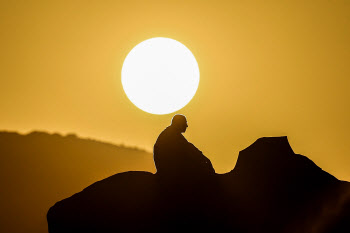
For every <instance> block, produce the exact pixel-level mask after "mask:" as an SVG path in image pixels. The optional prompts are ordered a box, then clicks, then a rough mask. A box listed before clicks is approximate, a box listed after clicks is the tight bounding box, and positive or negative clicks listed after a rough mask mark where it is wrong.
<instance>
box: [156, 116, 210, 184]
mask: <svg viewBox="0 0 350 233" xmlns="http://www.w3.org/2000/svg"><path fill="white" fill-rule="evenodd" d="M187 127H188V125H187V120H186V117H185V116H183V115H179V114H177V115H175V116H174V117H173V119H172V121H171V125H170V126H168V127H167V128H166V129H165V130H163V132H161V133H160V135H159V136H158V139H157V141H156V143H155V145H154V148H153V154H154V162H155V165H156V168H157V174H163V175H171V176H183V175H185V176H192V177H193V176H201V175H210V174H214V173H215V171H214V168H213V166H212V164H211V162H210V160H209V159H208V158H207V157H205V156H204V155H203V153H202V152H201V151H200V150H198V149H197V148H196V147H195V146H194V145H193V144H192V143H190V142H188V141H187V140H186V138H185V137H184V136H183V135H182V133H184V132H185V131H186V129H187Z"/></svg>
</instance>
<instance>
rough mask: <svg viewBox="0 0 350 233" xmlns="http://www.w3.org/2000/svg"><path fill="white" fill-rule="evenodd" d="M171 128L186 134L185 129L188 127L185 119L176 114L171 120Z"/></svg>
mask: <svg viewBox="0 0 350 233" xmlns="http://www.w3.org/2000/svg"><path fill="white" fill-rule="evenodd" d="M171 127H174V128H175V129H177V130H179V131H180V132H181V133H184V132H186V129H187V127H188V125H187V119H186V117H185V116H184V115H181V114H176V115H175V116H174V117H173V119H172V120H171Z"/></svg>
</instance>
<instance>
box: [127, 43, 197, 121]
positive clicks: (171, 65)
mask: <svg viewBox="0 0 350 233" xmlns="http://www.w3.org/2000/svg"><path fill="white" fill-rule="evenodd" d="M198 84H199V68H198V64H197V61H196V59H195V57H194V56H193V54H192V52H191V51H190V50H189V49H188V48H187V47H186V46H185V45H183V44H181V43H180V42H178V41H176V40H173V39H169V38H163V37H157V38H152V39H148V40H145V41H143V42H141V43H139V44H138V45H136V46H135V47H134V48H133V49H132V50H131V51H130V52H129V54H128V55H127V56H126V58H125V60H124V63H123V68H122V85H123V89H124V91H125V93H126V95H127V96H128V98H129V99H130V101H131V102H132V103H133V104H134V105H136V106H137V107H138V108H140V109H142V110H143V111H145V112H148V113H152V114H168V113H172V112H175V111H177V110H180V109H181V108H183V107H184V106H186V105H187V104H188V103H189V102H190V101H191V99H192V98H193V96H194V95H195V93H196V91H197V89H198Z"/></svg>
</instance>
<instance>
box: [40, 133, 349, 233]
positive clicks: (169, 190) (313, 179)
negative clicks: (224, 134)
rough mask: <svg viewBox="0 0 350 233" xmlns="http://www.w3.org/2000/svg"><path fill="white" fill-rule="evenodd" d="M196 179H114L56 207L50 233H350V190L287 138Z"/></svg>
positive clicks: (133, 175)
mask: <svg viewBox="0 0 350 233" xmlns="http://www.w3.org/2000/svg"><path fill="white" fill-rule="evenodd" d="M195 174H196V171H193V176H189V175H188V174H186V176H182V175H181V168H179V174H178V175H174V176H171V178H170V177H162V176H160V175H158V174H155V175H154V174H152V173H148V172H126V173H120V174H116V175H114V176H111V177H109V178H107V179H104V180H102V181H99V182H96V183H94V184H92V185H91V186H89V187H87V188H85V189H84V190H83V191H81V192H80V193H77V194H75V195H73V196H72V197H69V198H67V199H65V200H62V201H60V202H57V203H56V204H55V205H54V206H53V207H51V208H50V210H49V211H48V214H47V220H48V225H49V232H50V233H70V232H72V233H73V232H74V233H80V232H81V233H83V232H84V233H92V232H94V233H107V232H108V233H110V232H130V233H137V232H142V233H145V232H159V233H160V232H162V233H166V232H268V233H273V232H276V233H277V232H286V233H292V232H293V233H294V232H295V233H296V232H298V233H300V232H305V233H306V232H308V233H310V232H317V233H321V232H322V233H333V232H334V233H335V232H344V233H345V232H350V184H349V183H348V182H345V181H340V180H338V179H336V178H335V177H333V176H332V175H330V174H328V173H327V172H325V171H323V170H322V169H321V168H319V167H318V166H317V165H315V164H314V163H313V162H312V161H311V160H309V159H308V158H307V157H305V156H302V155H298V154H294V152H293V150H292V149H291V147H290V145H289V143H288V140H287V137H271V138H260V139H258V140H257V141H256V142H254V143H253V144H252V145H251V146H249V147H248V148H246V149H245V150H243V151H241V152H240V154H239V157H238V161H237V164H236V167H235V168H234V169H233V170H232V171H231V172H229V173H226V174H222V175H218V174H212V175H208V176H203V177H198V176H196V175H195Z"/></svg>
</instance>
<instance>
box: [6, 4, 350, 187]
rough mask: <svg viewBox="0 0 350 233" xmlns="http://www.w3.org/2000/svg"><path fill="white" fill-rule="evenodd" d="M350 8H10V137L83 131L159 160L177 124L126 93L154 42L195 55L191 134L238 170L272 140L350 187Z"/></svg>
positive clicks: (225, 167)
mask: <svg viewBox="0 0 350 233" xmlns="http://www.w3.org/2000/svg"><path fill="white" fill-rule="evenodd" d="M349 12H350V1H348V0H344V1H337V0H333V1H329V0H328V1H321V0H320V1H233V0H230V1H217V0H215V1H189V0H186V1H164V0H163V1H130V0H128V1H103V0H99V1H62V0H61V1H2V2H1V7H0V41H1V44H0V46H1V47H0V51H1V52H0V60H1V63H0V64H1V65H0V77H1V79H0V80H1V81H0V109H1V114H0V129H1V130H15V131H19V132H28V131H31V130H44V131H48V132H59V133H63V134H66V133H69V132H74V133H76V134H78V135H79V136H82V137H91V138H95V139H99V140H105V141H109V142H113V143H124V144H129V145H137V146H139V147H141V148H146V149H148V150H149V151H151V150H152V147H153V144H154V142H155V140H156V138H157V136H158V134H159V133H160V132H161V131H162V130H163V129H164V128H165V127H166V126H167V125H168V124H169V123H170V120H171V117H172V115H173V114H168V115H161V116H159V115H152V114H149V113H146V112H143V111H141V110H139V109H138V108H137V107H135V106H134V105H133V104H132V103H131V102H130V101H129V99H128V98H127V97H126V95H125V94H124V92H123V89H122V85H121V77H120V73H121V67H122V64H123V61H124V59H125V57H126V55H127V54H128V52H129V51H130V50H131V49H132V48H133V47H134V46H135V45H137V44H138V43H140V42H142V41H144V40H146V39H149V38H152V37H169V38H172V39H175V40H178V41H180V42H181V43H183V44H184V45H186V46H187V47H188V48H189V49H190V50H191V51H192V53H193V54H194V56H195V57H196V59H197V62H198V64H199V69H200V75H201V76H200V83H199V88H198V91H197V94H196V95H195V96H194V98H193V99H192V101H191V102H190V103H189V104H188V105H187V106H186V107H185V108H183V109H181V110H180V111H178V113H182V114H185V115H186V116H187V118H188V123H189V128H188V131H187V132H186V133H185V136H186V137H187V139H189V140H190V141H191V142H193V143H194V144H195V145H196V146H197V147H198V148H199V149H201V150H202V151H203V152H204V154H205V155H207V156H208V157H209V158H210V159H211V160H212V162H213V165H214V166H215V168H216V170H217V172H219V173H223V172H227V171H229V170H231V169H232V168H233V167H234V165H235V162H236V159H237V155H238V152H239V151H240V150H242V149H244V148H245V147H247V146H249V145H250V144H251V143H253V142H254V141H255V140H256V139H257V138H258V137H262V136H281V135H287V136H288V138H289V141H290V144H291V146H292V148H293V149H294V151H295V152H296V153H300V154H304V155H306V156H308V157H309V158H310V159H312V160H313V161H314V162H315V163H316V164H317V165H319V166H320V167H321V168H323V169H324V170H326V171H328V172H330V173H331V174H333V175H335V176H336V177H337V178H340V179H346V180H350V169H349V168H350V166H349V165H350V144H349V131H350V122H349V119H350V110H349V100H350V81H349V78H350V14H349Z"/></svg>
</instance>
